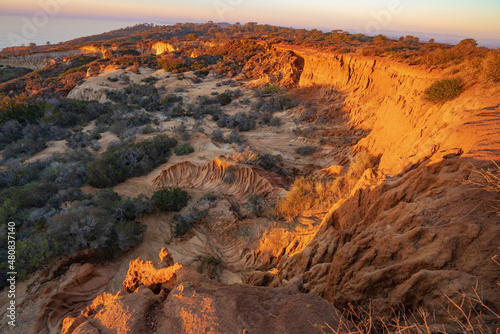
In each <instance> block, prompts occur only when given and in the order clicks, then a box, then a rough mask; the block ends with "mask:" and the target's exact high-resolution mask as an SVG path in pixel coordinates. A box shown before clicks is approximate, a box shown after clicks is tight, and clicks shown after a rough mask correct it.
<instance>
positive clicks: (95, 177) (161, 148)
mask: <svg viewBox="0 0 500 334" xmlns="http://www.w3.org/2000/svg"><path fill="white" fill-rule="evenodd" d="M176 145H177V141H176V140H175V139H171V138H169V137H168V136H166V135H158V136H156V137H154V138H152V139H149V140H145V141H142V142H139V143H135V144H129V145H126V146H123V147H119V148H116V149H111V150H108V151H107V152H105V153H104V154H103V155H102V156H101V157H100V158H99V159H97V160H95V161H93V162H92V163H90V164H89V166H88V171H87V172H88V176H87V178H86V181H87V183H88V184H90V185H91V186H93V187H97V188H107V187H112V186H115V185H117V184H118V183H120V182H123V181H125V180H126V179H127V178H129V177H133V176H140V175H144V174H147V173H149V172H150V171H152V170H153V169H154V168H156V167H158V166H160V165H161V164H163V163H165V162H167V160H168V157H169V156H170V155H171V150H172V148H174V147H175V146H176Z"/></svg>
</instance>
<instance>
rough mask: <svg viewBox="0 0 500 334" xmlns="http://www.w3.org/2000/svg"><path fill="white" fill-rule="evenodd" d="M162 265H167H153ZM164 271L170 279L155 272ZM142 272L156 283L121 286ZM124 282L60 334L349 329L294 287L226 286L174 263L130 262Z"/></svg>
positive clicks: (325, 306)
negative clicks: (121, 288)
mask: <svg viewBox="0 0 500 334" xmlns="http://www.w3.org/2000/svg"><path fill="white" fill-rule="evenodd" d="M165 252H166V251H165V250H163V251H162V253H165ZM167 257H168V255H167ZM170 259H171V258H170ZM167 263H171V261H168V260H166V261H165V260H162V261H161V262H160V263H159V264H158V265H157V266H159V267H162V266H165V265H167ZM165 270H167V271H170V272H172V273H175V275H173V276H169V277H166V276H164V275H163V274H160V273H161V272H162V271H165ZM146 272H147V273H148V275H151V276H149V277H156V278H158V280H157V279H155V280H154V281H155V282H156V284H157V285H155V284H153V285H138V286H134V287H132V286H130V285H129V284H128V283H126V282H130V280H131V276H133V275H134V273H139V276H140V277H137V279H136V280H134V281H144V279H145V276H144V273H146ZM160 277H162V279H159V278H160ZM126 282H124V286H126V289H125V290H123V291H121V292H119V293H118V294H116V295H113V294H109V293H104V294H101V295H100V296H98V297H97V298H96V299H94V301H93V302H92V304H91V305H90V306H88V307H87V309H86V310H84V311H82V312H81V314H80V315H78V316H74V317H68V318H66V319H64V321H63V327H62V334H71V333H72V334H84V333H88V334H90V333H102V334H108V333H109V334H111V333H120V334H122V333H123V334H125V333H174V334H175V333H179V334H180V333H269V332H271V333H305V332H307V333H321V332H322V329H321V328H322V327H326V326H332V328H337V327H338V326H341V328H345V329H349V328H350V327H349V323H348V321H347V320H346V319H344V318H343V317H342V315H341V314H340V313H339V312H338V311H337V310H335V309H334V308H332V307H331V306H330V305H329V304H328V303H327V302H326V301H325V300H323V299H321V298H320V297H319V296H317V295H315V294H311V293H310V294H304V293H301V292H300V291H299V289H300V284H290V285H289V286H287V287H284V288H280V289H272V288H258V287H252V286H245V285H231V286H227V285H223V284H221V283H217V282H214V281H211V280H209V279H208V278H206V277H205V276H203V275H200V274H197V273H195V272H193V271H191V270H189V269H185V268H182V266H180V265H178V264H174V265H173V266H171V267H166V268H161V269H155V268H154V266H153V265H152V263H145V262H142V261H139V260H137V261H134V262H133V263H131V266H130V270H129V275H128V277H127V280H126ZM158 285H159V286H161V287H158ZM166 285H168V286H169V287H167V288H165V286H166Z"/></svg>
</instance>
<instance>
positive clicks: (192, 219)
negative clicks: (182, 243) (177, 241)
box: [174, 203, 208, 237]
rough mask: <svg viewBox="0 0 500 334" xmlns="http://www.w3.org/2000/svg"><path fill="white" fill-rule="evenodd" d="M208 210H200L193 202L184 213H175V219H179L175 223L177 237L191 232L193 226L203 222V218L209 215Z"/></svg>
mask: <svg viewBox="0 0 500 334" xmlns="http://www.w3.org/2000/svg"><path fill="white" fill-rule="evenodd" d="M207 213H208V210H200V209H199V208H197V207H196V206H195V205H193V204H192V203H191V205H190V206H189V208H188V209H187V211H186V213H185V214H184V215H179V214H177V215H175V216H174V219H175V220H177V224H175V228H174V233H175V235H176V236H177V237H179V236H181V235H184V234H186V233H187V232H189V230H190V229H191V227H192V226H193V225H194V224H196V223H199V222H201V220H202V219H203V218H204V217H205V216H206V215H207Z"/></svg>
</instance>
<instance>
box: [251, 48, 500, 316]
mask: <svg viewBox="0 0 500 334" xmlns="http://www.w3.org/2000/svg"><path fill="white" fill-rule="evenodd" d="M284 51H291V52H293V53H294V55H295V57H300V58H302V59H303V60H304V62H303V64H304V65H303V68H302V71H301V76H300V79H299V80H298V82H297V83H296V87H300V88H310V91H312V92H313V93H311V94H312V95H311V96H313V97H314V98H317V99H318V100H319V99H321V98H324V96H323V95H321V94H323V92H322V91H321V89H319V88H318V89H317V93H315V92H314V89H315V88H316V87H322V86H334V87H335V88H336V89H337V90H338V91H340V92H342V93H343V94H344V96H345V99H344V100H343V105H342V109H341V110H342V112H343V113H344V114H345V117H349V123H350V124H351V126H352V128H353V129H359V130H362V131H367V133H368V135H367V136H366V137H365V138H363V139H362V140H360V141H359V142H358V143H357V144H356V146H355V150H357V151H361V150H367V151H368V152H370V153H371V154H373V155H375V156H378V157H379V159H380V164H379V167H378V170H367V171H366V172H365V174H364V175H363V176H362V178H361V180H360V181H359V182H358V184H357V185H356V186H355V187H354V189H353V190H352V192H351V193H350V194H348V196H346V197H347V199H344V200H341V201H339V202H338V203H336V204H335V205H334V206H333V207H332V208H331V209H330V212H329V214H327V215H326V216H325V218H324V220H323V223H322V227H321V228H320V230H319V231H318V232H317V234H316V236H315V238H314V239H313V240H312V241H311V242H310V243H309V244H308V246H307V247H305V249H304V250H303V251H302V252H300V253H298V254H295V255H294V256H288V255H284V256H283V257H282V258H281V260H280V261H279V264H278V267H277V270H276V271H275V272H274V273H273V274H270V273H265V274H263V273H262V272H260V273H259V272H257V273H252V274H251V275H249V276H248V277H247V280H248V282H249V283H252V284H259V285H261V284H262V285H269V286H279V285H280V283H281V282H283V281H289V280H293V279H300V280H302V281H303V282H304V288H305V289H306V290H307V291H314V292H317V293H318V294H320V295H322V296H324V297H325V298H326V299H327V300H329V301H331V302H332V303H333V305H334V306H336V307H338V308H339V309H340V308H344V307H347V306H348V303H350V302H352V301H353V300H356V301H359V302H360V305H362V306H363V307H365V308H366V307H369V305H368V301H371V302H370V303H371V305H373V306H374V307H375V308H376V309H378V310H381V311H382V312H385V313H383V314H386V315H390V313H391V309H394V308H396V307H398V305H412V306H415V305H418V306H424V305H425V308H426V309H432V310H436V311H435V317H436V319H438V320H437V321H438V322H439V321H442V322H443V323H445V322H446V321H447V320H446V319H447V317H449V314H448V313H447V312H448V311H447V309H446V307H445V305H447V303H448V301H447V299H446V298H445V297H444V295H446V296H449V297H450V298H451V299H452V300H453V301H454V302H456V303H459V301H460V300H461V298H462V296H461V293H462V291H463V289H466V290H467V291H468V292H469V293H472V291H473V290H472V289H473V288H474V287H475V286H476V284H479V286H481V289H483V290H482V291H483V292H484V296H485V302H486V304H489V305H495V306H494V308H495V309H499V308H500V304H499V301H500V290H499V289H498V286H496V285H495V284H492V282H494V281H495V280H496V278H495V277H497V276H495V275H497V274H494V273H498V270H499V267H498V265H497V264H496V263H495V262H494V261H492V259H491V256H490V255H486V254H493V253H494V252H495V251H498V248H497V245H496V244H497V242H496V241H495V240H498V238H499V236H500V228H499V225H498V210H496V212H495V209H492V208H494V207H495V206H497V205H498V204H495V203H496V202H495V201H496V199H497V197H498V196H497V195H495V194H494V193H487V192H485V191H483V190H481V189H477V188H473V187H471V186H468V185H467V184H464V180H468V179H470V178H474V177H475V176H474V173H472V172H471V165H472V164H473V165H480V166H485V165H487V164H488V163H490V164H491V161H492V160H493V161H498V160H500V141H499V136H498V133H499V131H498V119H499V118H498V115H499V114H500V106H499V104H498V96H500V88H499V87H498V86H484V85H481V84H476V85H474V86H472V87H469V88H468V89H466V90H465V91H464V92H463V93H462V94H461V95H460V96H459V97H457V98H456V99H454V100H452V101H449V102H446V103H443V104H434V103H430V102H428V101H425V100H424V99H423V91H424V90H425V89H426V88H427V87H429V86H430V85H431V84H432V83H433V82H435V81H437V80H439V79H441V78H442V76H443V73H442V72H440V71H429V70H425V69H422V68H421V67H415V66H409V65H405V64H401V63H397V62H392V61H390V60H387V59H378V58H377V59H375V58H367V57H359V56H352V55H338V54H329V53H325V52H319V51H316V50H310V49H304V48H299V47H294V46H283V47H282V48H281V50H280V48H276V49H275V50H271V51H270V52H269V53H268V57H267V59H266V57H262V56H259V58H258V59H257V58H256V59H254V60H253V61H254V62H255V63H257V62H259V61H262V62H263V64H264V66H263V67H262V69H263V71H262V72H261V73H260V75H259V73H258V72H255V73H257V78H256V82H259V83H262V82H263V83H278V84H279V83H280V82H279V81H272V80H270V78H269V73H273V71H275V70H276V71H278V72H279V71H280V69H283V68H287V66H291V65H290V58H289V59H284V60H285V61H288V64H287V63H280V59H283V58H282V57H281V55H282V54H283V52H284ZM256 68H258V67H256ZM285 72H286V71H285ZM274 77H275V78H278V77H279V76H278V75H274ZM259 80H260V81H259ZM314 94H316V95H314ZM321 172H322V173H323V174H325V173H328V172H329V171H328V170H323V171H321ZM332 172H334V173H333V174H336V173H337V172H338V173H342V170H341V169H340V170H338V171H333V170H332ZM328 174H329V173H328ZM492 252H493V253H492ZM495 254H496V253H495ZM454 311H456V312H460V311H459V310H457V309H455V310H454ZM454 311H452V313H453V312H454ZM492 321H495V320H494V319H492ZM496 322H497V323H498V319H496Z"/></svg>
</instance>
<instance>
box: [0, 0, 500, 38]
mask: <svg viewBox="0 0 500 334" xmlns="http://www.w3.org/2000/svg"><path fill="white" fill-rule="evenodd" d="M12 11H22V12H24V13H28V14H29V15H40V13H47V14H49V15H50V16H55V15H59V16H67V15H79V16H92V17H95V16H103V17H109V18H111V17H113V18H120V19H125V18H126V19H135V20H137V22H138V23H140V22H154V23H161V22H162V21H165V22H172V21H175V22H206V21H214V22H229V23H235V22H241V23H246V22H249V21H253V22H259V23H266V24H274V25H281V26H287V27H305V28H317V29H321V30H323V31H329V30H333V29H343V30H347V31H350V32H361V33H365V34H366V35H377V34H379V33H381V32H384V31H401V32H414V31H416V32H423V33H439V34H455V35H462V36H467V37H472V38H491V39H500V0H474V1H471V0H370V1H369V0H343V1H337V0H308V1H303V0H301V1H299V0H140V1H139V0H21V1H12V0H0V13H2V14H6V13H8V12H12ZM37 13H38V14H37ZM0 24H1V23H0Z"/></svg>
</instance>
